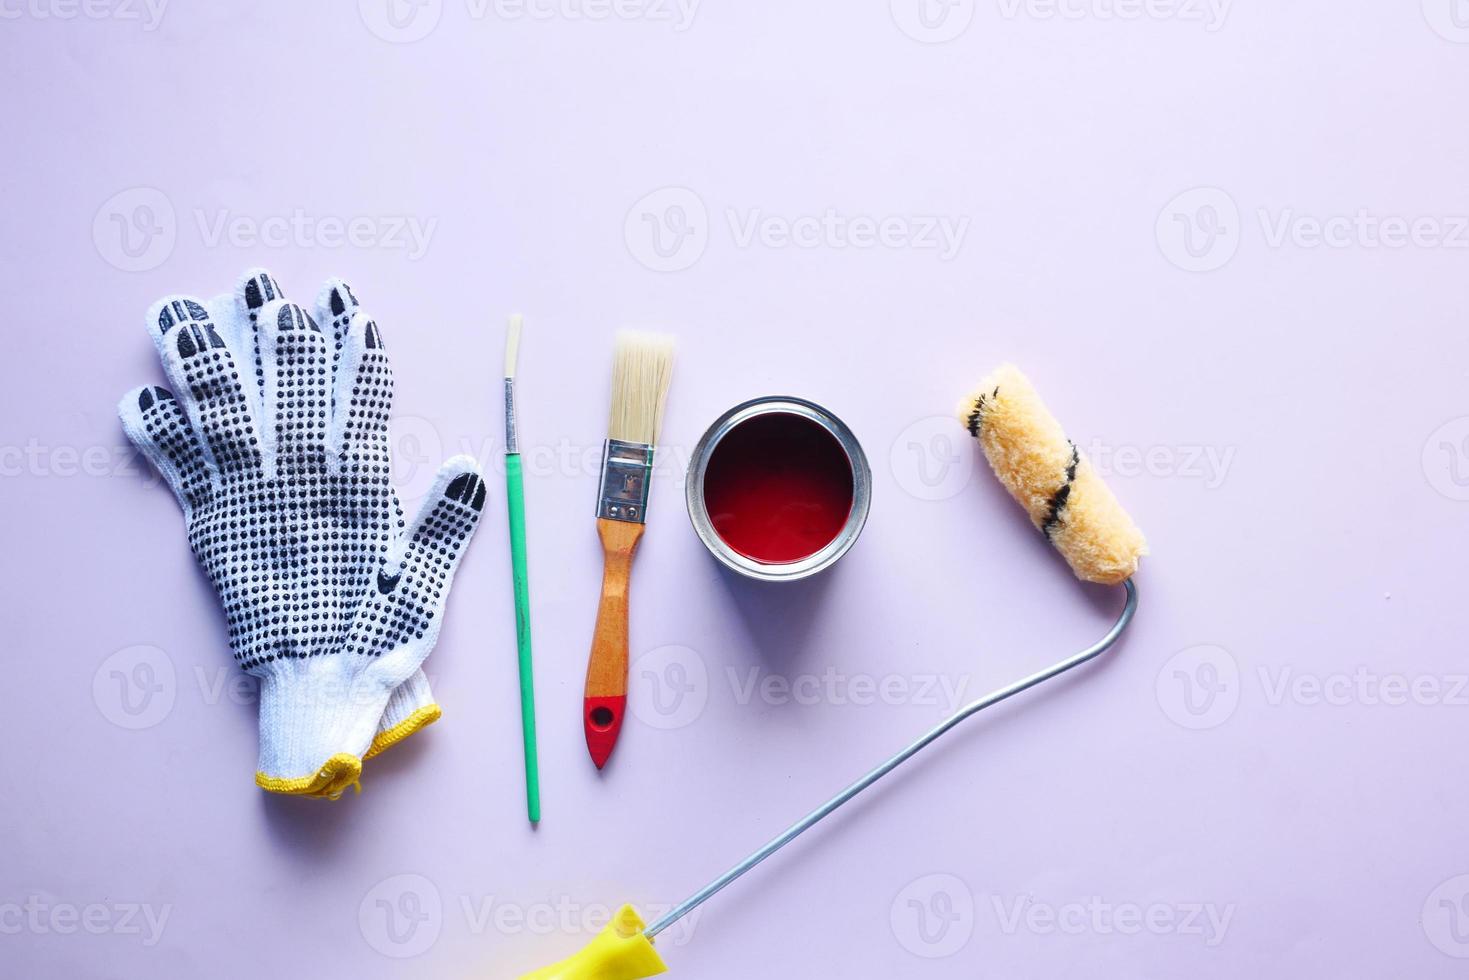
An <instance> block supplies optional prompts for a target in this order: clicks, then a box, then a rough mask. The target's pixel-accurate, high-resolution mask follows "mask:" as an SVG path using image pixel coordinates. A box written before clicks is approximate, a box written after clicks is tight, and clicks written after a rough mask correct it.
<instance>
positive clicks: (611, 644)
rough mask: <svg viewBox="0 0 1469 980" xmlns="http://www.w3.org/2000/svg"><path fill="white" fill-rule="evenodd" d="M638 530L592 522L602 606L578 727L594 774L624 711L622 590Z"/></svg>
mask: <svg viewBox="0 0 1469 980" xmlns="http://www.w3.org/2000/svg"><path fill="white" fill-rule="evenodd" d="M643 528H644V525H642V524H631V523H628V522H627V521H611V520H608V519H607V518H605V517H602V518H598V519H597V536H598V537H599V538H601V539H602V561H603V564H602V601H601V604H600V605H598V606H597V627H596V631H595V632H594V633H593V634H592V655H591V658H590V659H589V660H588V661H587V686H586V692H585V696H584V698H583V700H582V727H583V728H585V730H586V735H587V750H588V751H589V752H591V754H592V762H594V763H596V766H597V768H598V769H601V768H602V766H604V765H606V763H607V758H608V757H609V756H610V755H612V749H613V747H614V746H615V745H616V744H617V736H618V733H619V732H621V731H622V718H623V715H624V714H625V713H626V711H627V585H628V579H629V578H630V577H631V575H632V556H633V552H634V551H636V550H637V548H638V541H639V540H640V539H641V538H642V536H643Z"/></svg>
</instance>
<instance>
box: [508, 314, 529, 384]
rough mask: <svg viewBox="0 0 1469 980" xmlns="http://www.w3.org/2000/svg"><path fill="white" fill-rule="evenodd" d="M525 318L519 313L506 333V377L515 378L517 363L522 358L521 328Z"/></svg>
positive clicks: (511, 319) (511, 320)
mask: <svg viewBox="0 0 1469 980" xmlns="http://www.w3.org/2000/svg"><path fill="white" fill-rule="evenodd" d="M524 323H525V317H523V316H521V315H520V314H519V313H517V314H515V315H514V316H512V317H511V318H510V328H509V329H508V330H506V331H505V377H507V378H513V377H515V362H516V361H517V360H518V359H519V358H520V328H521V327H522V326H523V325H524Z"/></svg>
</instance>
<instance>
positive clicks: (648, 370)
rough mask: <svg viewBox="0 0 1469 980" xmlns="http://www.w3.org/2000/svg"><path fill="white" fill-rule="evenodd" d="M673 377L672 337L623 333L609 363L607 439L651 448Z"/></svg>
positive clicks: (661, 418) (656, 435)
mask: <svg viewBox="0 0 1469 980" xmlns="http://www.w3.org/2000/svg"><path fill="white" fill-rule="evenodd" d="M672 377H673V338H672V337H669V336H668V335H666V334H656V333H641V332H638V331H633V330H624V331H621V332H619V333H618V335H617V353H616V355H615V358H614V360H613V362H612V419H611V421H610V422H609V423H608V426H607V436H608V438H611V439H619V440H622V441H623V442H641V443H645V444H646V445H649V446H651V445H653V444H654V443H656V442H657V441H658V430H659V429H661V428H662V427H663V404H664V402H666V401H667V400H668V382H669V381H670V380H671V379H672Z"/></svg>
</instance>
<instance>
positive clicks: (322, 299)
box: [316, 278, 361, 380]
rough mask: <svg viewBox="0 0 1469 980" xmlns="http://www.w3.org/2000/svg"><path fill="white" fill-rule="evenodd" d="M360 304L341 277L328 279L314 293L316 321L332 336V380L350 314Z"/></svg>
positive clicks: (340, 354)
mask: <svg viewBox="0 0 1469 980" xmlns="http://www.w3.org/2000/svg"><path fill="white" fill-rule="evenodd" d="M360 306H361V304H360V303H358V302H357V297H356V296H355V295H353V293H352V287H351V286H349V285H347V283H346V281H345V280H343V279H337V278H331V279H328V280H327V281H326V282H324V283H323V284H322V286H321V290H320V291H319V292H318V293H317V294H316V322H317V323H319V324H321V328H322V329H323V330H325V331H326V332H327V333H328V334H330V335H331V338H332V378H333V379H334V380H335V379H336V378H337V376H338V372H339V371H340V369H341V364H342V351H343V349H344V348H345V345H346V343H347V328H348V326H349V325H350V324H351V322H352V314H353V313H355V312H357V309H358V307H360Z"/></svg>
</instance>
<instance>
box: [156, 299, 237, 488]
mask: <svg viewBox="0 0 1469 980" xmlns="http://www.w3.org/2000/svg"><path fill="white" fill-rule="evenodd" d="M148 329H149V331H150V332H151V333H152V334H153V342H154V343H155V344H157V345H158V353H159V355H160V356H161V358H162V360H163V369H164V372H165V373H166V374H167V375H168V378H169V380H170V381H171V382H172V384H173V390H174V392H175V393H176V395H177V397H178V400H179V402H180V403H181V404H182V406H183V408H184V411H185V412H186V413H187V415H188V417H189V421H190V422H191V423H192V425H193V427H194V430H195V431H196V432H197V433H199V436H200V439H201V440H202V442H203V445H204V448H205V455H206V458H208V459H209V460H210V462H212V463H213V464H214V467H215V469H216V470H217V471H218V472H219V473H220V474H221V475H226V474H231V473H235V472H239V471H241V470H244V469H248V468H253V467H256V466H259V465H260V461H261V456H260V444H259V441H258V439H257V434H256V429H255V418H254V411H253V408H252V403H251V399H250V398H249V397H248V395H247V394H246V392H245V389H244V387H243V384H244V381H243V378H242V375H241V369H240V368H239V367H238V365H237V361H236V359H235V356H234V353H233V352H232V351H231V350H230V348H229V345H228V344H226V343H225V341H224V338H223V337H222V336H220V334H219V331H218V330H217V329H216V328H215V326H214V321H213V319H212V318H211V317H210V315H209V312H208V311H207V310H206V309H205V308H204V305H203V304H202V303H200V302H199V301H198V300H197V299H194V298H193V297H190V296H170V297H167V298H165V299H163V300H160V301H159V302H158V303H155V304H154V305H153V308H152V309H151V310H150V311H149V315H148Z"/></svg>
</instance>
